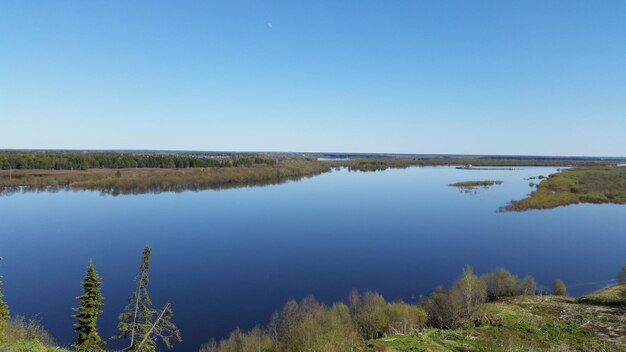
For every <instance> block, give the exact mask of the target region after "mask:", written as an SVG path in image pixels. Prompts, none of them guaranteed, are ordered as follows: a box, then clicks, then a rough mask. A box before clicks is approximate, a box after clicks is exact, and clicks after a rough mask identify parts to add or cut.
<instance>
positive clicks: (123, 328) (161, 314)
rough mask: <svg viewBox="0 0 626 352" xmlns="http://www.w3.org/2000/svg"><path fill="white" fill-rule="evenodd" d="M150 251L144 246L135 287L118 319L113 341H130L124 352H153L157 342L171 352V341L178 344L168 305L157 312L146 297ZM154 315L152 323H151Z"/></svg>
mask: <svg viewBox="0 0 626 352" xmlns="http://www.w3.org/2000/svg"><path fill="white" fill-rule="evenodd" d="M151 253H152V250H151V249H150V247H149V246H146V247H145V248H144V250H143V254H142V257H141V264H140V266H139V273H138V274H137V277H136V278H135V281H136V282H137V287H136V288H135V291H133V294H132V295H131V297H130V298H129V299H128V304H127V305H126V307H125V308H124V311H123V312H122V313H121V314H120V315H119V320H120V322H119V323H118V329H119V331H120V332H119V334H118V335H116V336H115V338H128V339H130V342H129V346H128V347H127V348H126V349H125V350H126V351H135V352H139V351H141V352H155V351H156V347H157V346H156V345H157V340H159V339H160V340H161V341H163V343H165V346H166V347H167V348H171V347H172V345H171V340H172V339H176V340H177V341H179V342H180V341H181V337H180V332H179V331H178V329H177V328H176V326H175V325H174V324H173V323H172V322H171V319H172V316H173V315H174V312H173V311H172V308H171V305H170V304H169V303H168V304H166V305H165V307H164V308H163V309H161V310H160V311H156V310H154V309H153V308H152V301H151V300H150V295H149V294H148V284H149V282H150V278H149V275H148V271H149V269H150V254H151ZM155 314H156V319H154V320H153V318H154V316H155Z"/></svg>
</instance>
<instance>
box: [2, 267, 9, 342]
mask: <svg viewBox="0 0 626 352" xmlns="http://www.w3.org/2000/svg"><path fill="white" fill-rule="evenodd" d="M0 260H2V258H0ZM8 319H9V306H8V305H7V304H6V302H4V295H3V294H2V275H0V342H3V341H4V328H5V326H6V323H7V320H8Z"/></svg>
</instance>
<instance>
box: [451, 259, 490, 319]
mask: <svg viewBox="0 0 626 352" xmlns="http://www.w3.org/2000/svg"><path fill="white" fill-rule="evenodd" d="M453 287H454V288H456V289H458V290H459V293H460V296H461V299H462V302H461V304H462V306H463V315H465V317H473V316H474V315H475V314H476V311H477V310H478V308H479V307H480V305H481V304H482V303H484V302H485V301H486V300H487V285H486V284H485V282H483V281H481V280H480V279H479V278H478V277H477V276H476V275H475V274H474V270H472V267H471V266H469V265H468V266H466V267H465V268H463V273H462V274H461V277H460V278H459V279H458V280H457V281H456V282H455V284H454V286H453Z"/></svg>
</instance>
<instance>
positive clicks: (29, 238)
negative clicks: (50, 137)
mask: <svg viewBox="0 0 626 352" xmlns="http://www.w3.org/2000/svg"><path fill="white" fill-rule="evenodd" d="M554 172H556V168H520V169H518V170H512V171H510V170H506V171H496V170H484V171H478V170H457V169H455V168H453V167H424V168H418V167H416V168H409V169H401V170H400V169H392V170H387V171H382V172H348V171H347V170H345V169H343V170H339V171H333V172H332V173H327V174H323V175H320V176H316V177H313V178H307V179H303V180H300V181H292V182H288V183H285V184H281V185H273V186H266V187H250V188H238V189H229V190H221V191H200V192H191V191H190V192H183V193H161V194H144V195H130V196H118V197H113V196H109V195H107V196H103V195H101V194H100V193H98V192H90V191H79V192H73V191H62V192H57V193H46V192H43V193H23V194H21V193H20V194H14V195H10V196H5V197H0V256H2V257H3V258H4V260H3V261H2V264H0V273H2V274H3V275H4V284H5V285H4V291H5V296H6V300H7V302H8V303H9V306H10V308H11V311H12V313H13V314H23V315H25V316H27V317H32V316H34V315H37V316H38V318H39V319H41V320H42V322H43V323H44V325H45V326H46V327H47V329H48V330H49V331H50V332H51V333H52V334H53V335H54V336H55V337H56V338H57V340H58V342H59V344H63V345H69V344H70V343H71V342H72V340H73V338H74V333H73V331H72V324H73V323H74V319H73V318H72V314H74V313H73V311H72V309H71V308H72V307H75V306H77V301H76V299H75V297H76V296H79V295H80V294H81V287H80V282H81V280H82V279H83V275H84V272H85V269H86V267H87V263H88V261H89V260H90V259H93V261H94V264H95V266H96V269H97V271H98V272H99V274H100V275H101V277H102V279H103V286H102V291H103V294H104V297H105V307H104V313H103V315H102V316H101V318H100V320H99V327H100V332H101V335H102V336H103V337H109V336H112V335H114V334H115V333H116V317H117V314H118V313H119V312H120V311H121V310H122V308H123V307H124V305H125V304H126V301H127V299H128V297H129V295H130V293H131V291H132V289H133V287H134V283H133V278H134V276H135V274H136V270H137V267H138V265H139V259H140V254H141V251H142V249H143V247H144V246H145V245H147V244H149V245H151V246H152V247H153V252H152V270H151V283H150V286H151V287H150V292H151V296H152V300H153V302H154V303H155V305H156V306H162V305H164V304H165V303H166V302H171V303H172V307H173V309H174V312H175V316H174V322H175V323H176V324H177V326H178V327H179V328H180V330H181V332H182V335H183V340H184V342H183V343H182V344H178V345H175V348H174V350H176V351H193V350H195V349H197V347H199V346H200V344H202V343H204V342H206V341H208V340H209V339H210V338H211V337H216V338H219V337H222V336H224V335H226V334H227V333H228V332H229V331H231V330H232V329H234V328H235V327H237V326H240V327H241V328H246V329H247V328H250V327H252V326H254V325H255V324H265V323H267V320H268V319H269V317H270V315H271V313H272V312H273V311H275V310H277V309H280V308H282V306H283V304H284V303H285V302H286V301H287V300H288V299H290V298H297V299H300V298H302V297H304V296H306V295H309V294H312V295H314V296H315V297H316V298H318V299H319V300H322V301H324V302H327V303H329V302H332V301H337V300H341V299H344V298H345V297H346V296H347V294H348V292H349V290H350V289H351V288H358V289H361V290H364V289H371V290H376V291H378V292H380V293H382V294H383V295H384V296H385V297H386V298H387V299H395V298H402V299H404V300H406V301H412V300H417V299H418V298H419V296H420V295H427V294H428V293H429V291H430V290H432V289H433V288H434V287H435V286H436V285H437V284H446V285H448V284H450V283H451V282H452V281H453V280H454V279H455V278H456V277H457V276H458V275H459V273H460V271H461V268H462V266H464V265H465V264H470V265H472V266H473V267H474V269H475V271H477V272H478V273H483V272H485V271H491V270H493V269H495V268H496V267H506V268H508V269H509V270H511V272H513V273H515V274H517V275H519V276H523V275H524V274H526V273H529V274H531V275H534V276H535V278H536V279H537V281H538V283H540V284H544V285H546V286H549V285H550V283H551V282H552V280H553V279H555V278H561V279H563V280H564V281H565V283H566V284H567V285H568V289H569V291H570V293H571V294H573V295H581V294H585V293H588V292H591V291H593V290H595V289H598V288H600V287H602V286H604V285H606V284H607V283H608V282H610V280H611V279H613V278H614V277H615V275H616V272H617V271H618V270H619V268H620V267H621V265H623V264H624V261H625V260H626V254H625V253H626V207H624V206H617V205H576V206H569V207H563V208H557V209H552V210H542V211H529V212H524V213H501V212H497V210H498V208H499V207H500V206H502V205H505V204H506V203H507V202H509V201H510V200H512V199H520V198H523V197H524V196H525V195H526V194H528V193H529V192H530V191H531V190H532V188H531V187H530V186H529V182H530V181H529V180H528V178H529V177H531V176H539V175H545V176H547V175H549V174H551V173H554ZM467 180H502V181H504V183H503V184H502V185H496V186H493V187H491V188H489V189H482V188H479V189H478V190H477V191H476V193H473V192H471V193H466V192H463V191H460V190H459V189H456V188H453V187H448V186H447V185H448V184H450V183H453V182H458V181H467ZM533 181H535V182H537V180H533ZM122 345H123V344H120V343H119V342H109V346H110V347H119V346H122Z"/></svg>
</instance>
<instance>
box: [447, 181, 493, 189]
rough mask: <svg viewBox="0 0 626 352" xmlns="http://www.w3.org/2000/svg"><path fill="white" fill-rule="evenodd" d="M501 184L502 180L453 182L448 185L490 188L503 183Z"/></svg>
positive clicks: (466, 187) (464, 187)
mask: <svg viewBox="0 0 626 352" xmlns="http://www.w3.org/2000/svg"><path fill="white" fill-rule="evenodd" d="M501 184H502V181H463V182H456V183H451V184H449V185H448V186H450V187H457V188H462V189H466V190H473V189H475V188H478V187H483V188H489V187H491V186H494V185H501Z"/></svg>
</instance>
